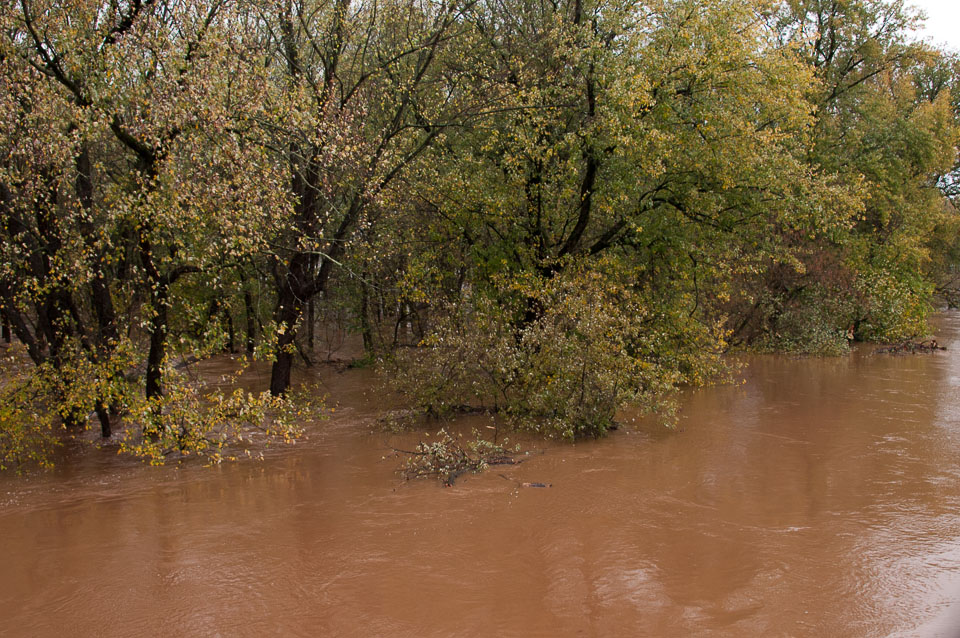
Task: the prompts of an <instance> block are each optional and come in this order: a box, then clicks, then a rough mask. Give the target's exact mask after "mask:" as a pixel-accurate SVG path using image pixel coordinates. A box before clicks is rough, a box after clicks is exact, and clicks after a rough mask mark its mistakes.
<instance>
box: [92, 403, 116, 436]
mask: <svg viewBox="0 0 960 638" xmlns="http://www.w3.org/2000/svg"><path fill="white" fill-rule="evenodd" d="M95 410H96V412H97V418H98V419H99V420H100V436H102V437H103V438H105V439H108V438H110V435H111V434H112V433H113V432H112V430H111V429H110V410H108V409H107V406H106V405H104V404H103V401H97V405H96V408H95Z"/></svg>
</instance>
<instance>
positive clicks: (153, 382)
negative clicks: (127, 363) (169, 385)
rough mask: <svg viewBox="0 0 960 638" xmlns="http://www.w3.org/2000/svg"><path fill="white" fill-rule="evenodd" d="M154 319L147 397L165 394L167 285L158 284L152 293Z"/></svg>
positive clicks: (152, 323)
mask: <svg viewBox="0 0 960 638" xmlns="http://www.w3.org/2000/svg"><path fill="white" fill-rule="evenodd" d="M152 297H153V299H152V300H151V301H152V305H153V312H154V315H153V319H152V320H151V322H150V352H149V353H148V354H147V384H146V385H147V387H146V396H147V399H153V398H155V397H160V396H163V360H164V358H165V357H166V346H167V287H166V285H165V284H157V289H156V291H155V292H154V294H153V295H152Z"/></svg>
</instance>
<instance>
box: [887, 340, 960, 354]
mask: <svg viewBox="0 0 960 638" xmlns="http://www.w3.org/2000/svg"><path fill="white" fill-rule="evenodd" d="M937 350H946V348H945V347H943V346H941V345H940V344H939V343H937V340H936V339H926V340H925V341H910V340H907V341H903V342H901V343H897V344H894V345H892V346H884V347H883V348H877V349H876V350H874V351H873V353H874V354H925V353H929V352H936V351H937Z"/></svg>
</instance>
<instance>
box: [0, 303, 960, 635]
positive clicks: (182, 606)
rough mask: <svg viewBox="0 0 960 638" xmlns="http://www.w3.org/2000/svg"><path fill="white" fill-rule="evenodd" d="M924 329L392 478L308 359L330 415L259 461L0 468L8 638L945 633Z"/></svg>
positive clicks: (950, 627)
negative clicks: (666, 424) (914, 341)
mask: <svg viewBox="0 0 960 638" xmlns="http://www.w3.org/2000/svg"><path fill="white" fill-rule="evenodd" d="M939 339H940V342H941V343H944V344H945V345H947V346H948V347H950V348H951V349H950V350H948V351H946V352H941V353H937V354H933V355H913V356H910V355H908V356H878V355H871V354H870V349H863V350H861V351H858V352H857V353H855V354H853V355H852V356H850V357H845V358H838V359H816V358H807V359H794V358H788V357H754V358H751V359H750V360H749V362H748V363H749V365H748V367H747V368H746V369H745V370H744V372H743V375H744V376H745V383H744V384H743V385H740V386H726V387H717V388H709V389H706V390H698V391H692V392H688V393H686V394H685V395H684V397H683V401H682V406H683V407H682V412H681V416H680V424H679V429H678V430H677V431H672V432H671V431H667V430H663V429H662V428H659V427H658V426H656V425H655V424H654V423H652V422H649V421H641V422H638V424H637V425H635V426H634V427H632V428H631V427H625V428H622V429H621V430H619V431H617V432H614V433H613V434H612V435H611V436H609V437H608V438H606V439H604V440H600V441H589V442H582V443H578V444H576V445H563V444H544V443H542V442H539V441H528V442H527V445H528V446H529V447H536V448H539V450H542V452H543V453H542V454H539V453H537V454H533V455H531V456H530V459H529V460H528V461H527V462H525V463H523V464H521V465H518V466H511V467H498V468H494V469H492V470H491V471H488V472H486V473H485V474H483V475H479V476H468V477H464V478H462V479H461V480H460V481H459V482H458V483H457V484H456V485H455V486H454V487H452V488H443V487H441V486H440V485H439V483H436V482H432V481H422V482H419V481H418V482H404V481H403V480H402V479H401V478H399V477H398V475H397V474H396V468H397V466H398V463H399V459H397V458H396V457H395V456H393V454H392V452H391V449H390V448H391V447H406V446H410V445H413V444H414V442H415V441H416V439H417V438H418V436H419V435H417V434H404V435H394V434H385V433H383V432H381V431H379V430H378V429H377V428H376V426H375V425H374V423H373V419H374V416H375V415H376V414H377V413H378V411H379V409H380V408H381V405H380V402H381V400H382V398H381V397H382V393H381V392H379V391H377V390H376V389H375V384H374V382H373V378H372V375H371V373H370V372H367V371H348V372H344V373H337V372H335V371H332V370H324V371H322V372H320V373H318V375H319V377H320V379H321V381H322V382H323V385H324V388H325V391H326V392H328V393H329V395H330V398H331V402H339V407H338V409H337V410H336V412H335V413H334V414H333V416H332V417H331V418H330V419H329V420H327V421H324V422H321V423H318V424H314V425H311V426H309V428H308V429H309V433H310V436H309V438H308V439H307V440H306V441H304V442H302V443H299V444H297V445H296V446H292V447H280V448H274V449H272V450H270V451H268V453H267V455H266V458H265V460H263V461H260V462H255V461H242V462H238V463H233V464H225V465H223V466H221V467H216V468H202V467H199V466H196V465H190V464H188V465H184V466H181V467H165V468H159V469H158V468H149V467H143V466H141V465H140V464H138V463H136V462H134V461H130V460H126V459H123V458H121V457H118V456H117V455H116V454H114V453H113V451H111V450H109V449H105V450H100V451H97V450H90V449H86V450H79V451H78V450H73V451H70V452H68V453H67V455H66V458H64V459H62V460H61V462H60V465H59V466H58V468H57V469H56V470H54V471H53V472H50V473H47V474H44V475H40V476H33V477H28V478H26V479H18V478H15V477H10V476H5V477H2V478H0V635H3V636H57V637H62V636H63V635H64V634H65V633H68V634H69V635H72V636H141V635H165V636H265V635H278V636H651V637H657V638H670V637H688V636H720V637H725V636H730V637H740V636H742V637H754V636H764V637H767V636H773V637H780V636H783V637H786V636H811V637H813V636H817V637H819V636H823V637H839V636H844V637H849V638H856V637H863V638H867V637H870V638H873V637H878V636H889V637H904V638H905V637H913V636H919V637H934V636H938V637H944V638H956V637H957V636H960V607H958V606H957V605H956V604H955V603H956V600H957V596H958V595H960V315H957V314H948V315H945V316H944V317H943V318H942V320H941V322H940V327H939ZM219 365H221V366H223V368H224V369H226V367H228V365H229V363H228V362H222V363H221V364H219ZM218 371H219V370H218V369H216V367H214V368H212V369H210V370H208V374H210V375H214V374H216V373H217V372H218ZM626 416H629V415H626ZM485 423H486V421H484V420H482V419H478V418H473V420H472V421H470V420H465V422H464V423H460V424H458V425H457V427H463V428H468V427H469V426H471V425H479V426H483V425H484V424H485ZM524 482H544V483H549V484H551V485H552V487H550V488H545V489H531V488H523V487H521V484H522V483H524Z"/></svg>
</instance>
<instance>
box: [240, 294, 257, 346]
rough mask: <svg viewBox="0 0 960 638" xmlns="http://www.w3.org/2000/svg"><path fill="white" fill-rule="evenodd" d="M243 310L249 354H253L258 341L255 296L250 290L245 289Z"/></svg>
mask: <svg viewBox="0 0 960 638" xmlns="http://www.w3.org/2000/svg"><path fill="white" fill-rule="evenodd" d="M243 310H244V314H245V317H246V321H247V354H253V348H254V346H255V345H256V343H257V333H256V330H257V324H256V321H255V317H254V312H255V311H254V309H253V296H252V295H251V294H250V291H249V290H244V291H243Z"/></svg>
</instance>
